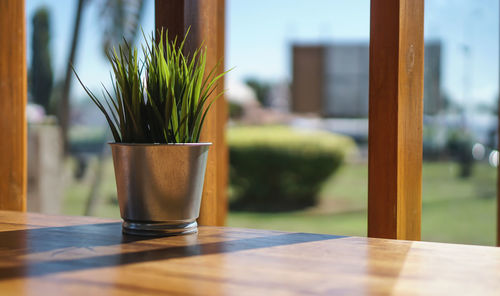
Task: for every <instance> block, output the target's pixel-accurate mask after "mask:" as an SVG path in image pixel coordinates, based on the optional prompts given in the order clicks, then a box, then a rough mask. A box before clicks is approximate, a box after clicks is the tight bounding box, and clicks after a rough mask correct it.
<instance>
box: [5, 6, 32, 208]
mask: <svg viewBox="0 0 500 296" xmlns="http://www.w3.org/2000/svg"><path fill="white" fill-rule="evenodd" d="M25 29H26V27H25V18H24V1H20V0H2V1H0V210H2V209H3V210H18V211H24V210H26V184H27V168H26V165H27V164H26V150H27V149H26V142H27V131H26V130H27V124H26V98H27V74H26V41H25V39H26V31H25Z"/></svg>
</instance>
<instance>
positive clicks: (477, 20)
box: [26, 0, 499, 106]
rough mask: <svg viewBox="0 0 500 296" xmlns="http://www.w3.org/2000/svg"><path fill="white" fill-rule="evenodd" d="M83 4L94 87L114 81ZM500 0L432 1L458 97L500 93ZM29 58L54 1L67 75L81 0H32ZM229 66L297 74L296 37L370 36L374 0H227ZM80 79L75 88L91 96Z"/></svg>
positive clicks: (55, 31) (148, 22)
mask: <svg viewBox="0 0 500 296" xmlns="http://www.w3.org/2000/svg"><path fill="white" fill-rule="evenodd" d="M102 1H103V0H91V1H89V5H88V6H87V8H86V9H85V11H84V15H83V26H82V31H81V33H82V36H81V37H82V38H81V40H80V47H79V51H78V53H77V57H76V63H75V65H76V66H75V67H76V69H77V71H78V73H79V75H80V77H81V78H82V80H83V81H84V82H85V83H86V84H88V85H89V86H90V87H91V88H98V87H99V85H100V82H104V83H105V84H106V83H108V82H109V67H108V65H107V62H106V59H105V58H104V55H103V53H102V50H101V46H100V42H101V36H100V32H99V13H98V4H99V2H102ZM498 2H499V1H498V0H475V1H471V0H429V1H426V7H425V34H424V36H425V38H426V40H440V41H441V42H442V46H443V47H442V62H441V63H442V64H441V67H442V78H441V84H442V89H443V91H444V92H445V93H446V94H447V95H448V96H450V97H451V98H452V99H453V100H455V101H456V102H458V103H461V104H465V105H470V106H472V105H474V104H478V103H485V104H492V102H493V100H494V99H496V96H497V94H498V84H499V83H498V81H499V77H498V72H499V66H498V56H499V46H498V45H499V39H498V36H499V23H498V20H499V7H498ZM26 3H27V5H26V16H27V24H28V26H27V33H28V34H27V36H28V38H27V41H28V42H27V43H28V62H29V61H30V58H31V48H30V44H31V42H30V39H31V32H32V27H31V17H32V16H33V14H34V12H35V10H36V9H37V8H38V7H40V6H43V5H45V6H47V7H48V8H49V9H50V12H51V17H52V26H51V32H52V44H51V48H52V50H53V53H54V55H53V67H54V71H55V75H56V78H62V77H64V71H65V63H66V60H67V55H68V50H69V46H70V40H71V33H72V28H73V20H74V15H75V11H76V3H77V1H76V0H65V1H61V0H26ZM226 3H227V8H226V13H227V14H226V36H227V40H226V66H227V67H228V68H230V67H235V69H234V70H233V71H232V72H230V74H229V76H228V78H227V79H228V80H229V83H228V84H227V85H228V86H230V85H231V82H233V81H242V80H244V79H245V78H248V77H255V78H259V79H265V80H270V81H275V82H279V81H290V76H291V64H290V61H291V56H290V52H291V44H293V43H306V44H319V43H333V42H349V41H365V42H367V43H368V40H369V25H370V24H369V19H370V1H369V0H349V1H346V0H251V1H250V0H226ZM153 6H154V1H153V0H146V9H145V11H146V13H145V15H144V18H143V22H142V24H141V25H142V27H143V29H144V31H145V32H150V31H152V30H153V26H154V12H153V10H154V7H153ZM75 82H76V81H74V83H73V86H72V94H73V95H74V97H75V98H81V97H84V93H83V91H82V89H81V87H80V86H79V85H77V83H75Z"/></svg>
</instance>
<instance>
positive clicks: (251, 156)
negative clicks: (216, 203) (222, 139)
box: [228, 126, 355, 212]
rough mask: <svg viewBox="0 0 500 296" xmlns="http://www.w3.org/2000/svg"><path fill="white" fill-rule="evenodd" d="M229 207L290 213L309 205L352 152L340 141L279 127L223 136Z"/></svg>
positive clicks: (236, 131)
mask: <svg viewBox="0 0 500 296" xmlns="http://www.w3.org/2000/svg"><path fill="white" fill-rule="evenodd" d="M228 144H229V155H230V166H231V168H230V182H231V188H232V190H231V208H232V209H236V210H251V211H266V212H275V211H289V210H296V209H302V208H305V207H309V206H313V205H315V204H316V202H317V198H318V192H319V190H320V188H321V185H322V184H323V182H324V181H325V180H326V179H327V178H328V177H330V176H331V175H332V174H334V173H335V172H336V171H337V169H338V168H339V166H340V165H341V164H342V162H343V160H344V157H345V155H346V153H348V152H349V151H352V149H354V148H355V144H354V142H353V141H352V140H351V139H350V138H348V137H344V136H340V135H335V134H331V133H328V132H320V131H310V130H308V131H301V130H296V129H293V128H288V127H283V126H255V127H234V128H231V129H230V130H229V131H228Z"/></svg>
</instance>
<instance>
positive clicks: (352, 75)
mask: <svg viewBox="0 0 500 296" xmlns="http://www.w3.org/2000/svg"><path fill="white" fill-rule="evenodd" d="M368 57H369V47H368V43H350V44H329V45H313V46H308V45H306V46H304V45H294V46H293V83H292V101H291V110H292V111H293V112H295V113H309V114H317V115H321V116H323V117H340V118H364V117H367V116H368V85H369V80H368V79H369V77H368V73H369V60H368ZM424 71H425V75H424V80H425V81H424V113H426V114H429V115H432V114H436V113H438V112H439V111H440V110H441V108H442V107H443V103H442V99H441V89H440V79H441V43H440V42H437V41H432V42H426V45H425V65H424Z"/></svg>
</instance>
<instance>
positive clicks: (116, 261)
mask: <svg viewBox="0 0 500 296" xmlns="http://www.w3.org/2000/svg"><path fill="white" fill-rule="evenodd" d="M478 231H480V230H478ZM389 293H392V294H404V295H413V294H422V295H431V294H434V295H449V294H463V295H488V294H489V295H500V249H498V248H495V247H480V246H467V245H454V244H440V243H427V242H410V241H395V240H386V239H370V238H362V237H341V236H333V235H321V234H309V233H286V232H278V231H267V230H251V229H239V228H227V227H200V231H199V233H198V234H195V235H187V236H178V237H165V238H140V237H132V236H123V235H122V234H121V223H120V221H117V220H108V219H97V218H89V217H60V216H46V215H41V214H25V213H18V212H5V211H3V212H2V211H0V294H1V295H22V294H33V295H65V294H71V295H86V296H90V295H105V294H110V295H139V294H143V295H166V294H179V295H226V294H230V295H298V294H304V295H317V294H319V295H325V294H327V295H336V294H338V295H357V294H389Z"/></svg>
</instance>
